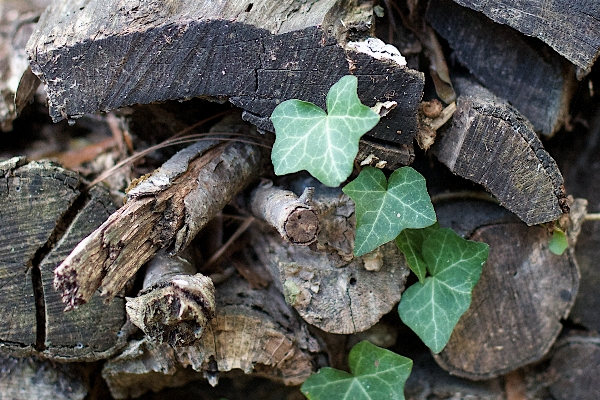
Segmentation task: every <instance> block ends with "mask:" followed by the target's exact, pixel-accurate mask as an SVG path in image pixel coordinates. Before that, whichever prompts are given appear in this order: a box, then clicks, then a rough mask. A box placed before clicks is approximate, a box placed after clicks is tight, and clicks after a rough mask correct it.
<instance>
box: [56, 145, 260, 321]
mask: <svg viewBox="0 0 600 400" xmlns="http://www.w3.org/2000/svg"><path fill="white" fill-rule="evenodd" d="M216 142H217V141H205V142H198V143H196V144H194V145H192V146H190V147H188V148H186V149H184V150H182V151H180V152H179V153H177V154H176V155H175V156H173V157H172V158H171V159H170V160H169V161H167V162H166V163H165V164H164V165H163V166H162V167H161V168H160V169H159V170H157V171H156V172H155V173H154V174H153V175H152V176H150V177H148V178H147V179H145V180H144V181H143V182H140V183H139V184H138V185H137V186H136V187H134V188H133V189H131V190H130V191H129V192H128V195H127V198H128V200H127V203H126V204H125V205H124V206H123V207H121V208H120V209H119V210H117V211H116V212H115V213H113V214H112V215H111V216H110V217H109V218H108V219H107V220H106V221H105V222H104V223H103V224H102V225H101V226H100V227H99V228H98V229H96V230H95V231H94V232H93V233H92V234H90V235H89V236H88V237H86V238H85V239H84V240H83V241H81V242H80V243H79V245H77V247H76V248H75V249H74V250H73V252H72V253H71V254H70V255H69V256H68V257H67V258H66V259H65V261H63V263H62V264H61V265H59V267H58V268H57V269H56V271H55V279H54V285H55V288H57V289H59V290H60V291H61V292H62V299H63V302H64V303H66V308H67V309H71V308H73V307H76V306H78V305H81V304H83V303H85V302H87V301H88V300H89V299H90V298H91V296H92V294H93V293H94V292H95V291H96V290H97V289H100V293H101V295H102V296H103V297H105V298H106V299H112V298H113V297H114V296H115V294H116V293H117V292H118V291H119V290H121V288H122V287H123V286H124V285H125V283H126V282H127V281H128V280H129V279H130V278H131V277H132V276H133V275H134V274H135V273H136V272H137V270H138V269H139V268H140V267H141V266H142V265H143V264H144V263H145V262H147V261H148V260H149V259H151V258H152V256H154V254H156V253H157V252H158V251H159V250H160V249H162V248H167V249H168V251H169V252H170V253H171V254H175V253H178V252H179V251H181V250H182V249H183V248H185V246H187V245H188V244H189V242H190V241H191V240H192V239H193V238H194V236H195V235H196V234H197V233H198V231H199V230H200V229H201V228H202V227H203V226H204V225H206V223H207V222H208V221H209V220H210V219H211V218H212V217H213V216H214V215H215V214H216V213H218V212H219V211H220V210H221V209H222V208H223V207H224V206H225V204H227V202H228V201H229V200H230V199H231V198H232V197H233V196H234V195H235V194H236V193H237V192H239V191H240V190H241V189H243V188H244V187H245V186H246V185H248V184H250V183H251V182H252V180H253V179H256V178H257V177H258V175H259V173H260V171H261V169H262V166H263V163H264V161H265V152H264V151H262V150H261V149H260V147H259V146H258V145H254V144H249V143H242V142H236V141H225V142H222V143H220V144H217V143H216ZM211 146H213V147H211Z"/></svg>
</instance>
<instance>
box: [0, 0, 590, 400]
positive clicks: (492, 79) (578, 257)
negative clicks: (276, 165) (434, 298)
mask: <svg viewBox="0 0 600 400" xmlns="http://www.w3.org/2000/svg"><path fill="white" fill-rule="evenodd" d="M538 3H539V4H538ZM599 21H600V8H598V7H597V6H595V5H590V4H588V2H584V1H582V0H574V1H573V0H570V1H568V0H561V1H556V2H553V3H552V4H547V3H544V4H542V2H541V1H540V2H528V3H518V4H516V3H514V2H511V1H507V0H501V1H494V2H492V1H470V0H429V1H424V0H422V1H419V0H382V1H379V2H373V1H369V0H345V1H334V0H320V1H313V0H308V1H302V2H296V1H289V2H273V1H268V0H254V1H232V0H219V1H216V2H215V1H213V2H208V1H205V0H193V1H190V2H179V1H174V0H170V1H155V0H150V1H145V2H119V1H114V0H103V1H100V0H83V1H82V0H54V1H52V2H43V1H41V2H39V1H35V2H34V1H23V2H19V1H10V0H8V1H5V2H2V3H0V93H1V96H0V129H1V130H2V141H3V142H4V143H6V144H3V145H0V283H1V285H0V287H1V288H2V289H1V290H0V321H2V322H1V323H0V364H1V368H0V375H1V379H0V383H1V384H0V398H11V399H25V398H27V399H29V398H47V397H55V398H60V399H62V398H65V399H82V398H85V397H86V396H88V397H87V398H90V399H99V398H104V397H103V396H105V397H106V398H110V397H112V398H117V399H126V398H135V397H140V396H153V397H144V398H153V399H154V398H156V399H159V398H167V397H169V396H172V395H173V393H175V392H174V391H176V390H179V391H180V392H177V393H182V394H181V395H182V396H183V395H185V396H187V395H190V394H192V393H194V391H196V390H200V391H202V392H204V393H207V395H206V396H207V397H206V398H211V399H212V398H220V397H227V398H248V399H252V398H254V397H253V396H256V398H267V395H265V394H264V393H262V392H261V393H262V394H260V395H259V394H258V393H259V392H258V391H256V393H255V392H253V390H254V389H251V388H252V387H253V386H252V385H253V384H252V382H253V379H255V380H260V379H263V378H268V381H260V382H263V383H262V385H263V386H264V387H265V388H269V389H268V390H270V391H271V396H280V397H279V398H284V397H285V396H291V397H289V398H296V397H293V396H300V394H299V392H298V388H297V386H299V385H300V384H302V383H303V382H304V381H305V380H306V379H307V378H308V377H309V376H310V375H311V374H312V373H314V372H316V371H317V370H318V369H319V368H321V367H324V366H332V367H335V368H341V369H344V368H347V367H348V360H347V354H348V351H349V349H350V348H351V347H352V345H353V344H355V343H357V342H358V341H359V340H362V339H364V338H366V339H367V340H369V341H372V342H374V343H376V344H378V345H380V346H384V347H389V348H390V349H392V350H393V351H395V352H397V353H400V354H404V353H406V354H410V357H411V358H413V359H414V360H415V364H414V368H413V373H412V375H411V377H410V378H409V380H408V382H407V384H406V387H405V395H406V398H409V399H421V398H428V399H429V398H431V399H443V398H478V399H506V400H516V399H524V398H532V399H533V398H548V399H556V400H559V399H596V398H598V397H599V396H600V385H599V383H598V380H597V379H596V376H597V375H598V371H599V370H600V352H599V348H600V347H599V344H600V337H599V336H598V332H599V331H600V318H598V312H597V309H598V306H600V304H599V303H600V301H599V300H598V296H597V293H598V290H599V289H600V275H599V273H598V271H599V270H600V269H599V268H598V267H599V265H598V260H599V259H600V253H599V250H598V249H599V248H600V246H599V245H598V244H599V242H600V222H599V221H598V219H600V218H598V213H600V178H599V177H600V161H599V159H598V154H599V153H600V108H599V107H598V101H597V97H598V93H597V92H598V88H599V87H600V73H599V71H598V67H597V66H595V64H594V62H595V60H596V59H597V58H598V55H599V54H600V22H599ZM349 74H350V75H354V76H356V77H357V78H358V96H359V98H360V100H361V101H362V102H363V103H364V104H365V105H367V106H369V107H372V108H373V109H375V110H376V111H377V112H378V113H379V114H380V115H381V120H380V122H379V124H378V125H377V126H376V127H375V128H373V129H372V130H371V131H369V132H368V133H367V134H366V135H365V136H363V137H362V138H361V141H360V149H359V153H358V155H357V157H356V159H355V166H356V169H357V170H360V169H361V168H363V167H365V166H367V165H370V166H375V167H377V168H381V169H383V170H384V171H385V172H386V174H388V175H389V172H391V171H393V170H396V169H397V168H399V167H401V166H404V165H413V166H414V168H415V169H417V170H419V172H421V173H422V174H423V175H424V176H425V178H426V179H427V184H428V190H429V192H430V195H431V197H432V201H433V204H434V207H435V210H436V213H437V218H438V221H439V222H440V224H441V225H442V226H444V227H451V228H453V229H454V231H455V232H457V233H458V234H459V235H460V236H462V237H464V238H467V239H470V240H475V241H482V242H486V243H488V244H489V246H490V252H489V258H488V260H487V262H486V264H485V266H484V268H483V272H482V275H481V278H480V281H479V283H478V284H477V285H476V286H475V289H474V292H473V295H472V302H471V306H470V308H469V310H468V311H467V312H466V313H465V314H464V315H463V316H462V317H461V319H460V320H459V322H458V324H457V326H456V327H455V329H454V331H453V333H452V336H451V337H450V340H449V342H448V344H447V345H446V347H445V348H444V349H443V350H442V351H441V352H440V353H438V354H431V353H430V352H429V350H428V349H427V348H426V347H425V346H424V345H423V344H422V343H421V342H419V341H418V340H417V339H416V338H415V337H414V335H412V334H411V333H410V331H409V330H408V328H407V327H406V326H404V325H403V324H402V322H401V321H400V320H399V318H398V313H397V311H396V307H397V305H398V302H399V301H400V300H401V297H402V293H403V291H404V290H405V288H406V287H408V286H409V285H410V284H411V283H412V282H413V281H415V280H416V278H414V277H413V276H412V275H410V269H409V267H408V265H407V261H406V259H405V257H404V255H403V254H402V253H401V252H400V250H399V249H398V247H397V246H396V245H395V244H394V242H390V243H387V244H385V245H383V246H381V247H379V248H378V249H376V250H375V251H372V252H370V253H367V254H365V255H362V256H360V257H356V256H354V253H353V250H354V238H355V231H356V216H355V204H354V202H353V201H352V200H351V199H350V197H348V196H347V195H346V194H344V193H343V192H342V190H341V189H340V188H329V187H325V186H323V185H322V184H320V183H319V182H318V181H316V180H314V179H313V178H311V177H309V176H308V175H305V174H303V173H297V174H294V175H291V176H284V177H279V176H275V175H274V173H273V170H272V165H271V163H270V162H269V160H270V159H269V157H270V155H269V149H270V148H271V146H272V145H273V141H274V135H273V130H274V128H273V124H272V123H271V120H270V116H271V113H272V112H273V109H274V108H275V107H276V106H277V105H278V104H280V103H281V102H283V101H285V100H288V99H301V100H304V101H310V102H313V103H315V104H316V105H317V106H319V107H322V108H325V97H326V95H327V92H328V90H329V88H330V87H331V86H332V85H333V84H334V83H335V82H337V81H338V80H339V79H340V78H341V77H343V76H345V75H349ZM81 143H83V144H81ZM415 144H416V145H415ZM169 146H170V147H169ZM136 154H137V155H136ZM129 155H133V157H132V158H131V159H127V156H129ZM119 161H123V162H122V164H118V163H119ZM113 167H114V168H113ZM107 170H110V171H109V172H112V175H111V176H110V177H109V178H106V177H105V176H101V174H102V173H105V172H106V171H107ZM99 176H100V178H99ZM97 178H98V179H99V180H104V182H103V183H100V184H98V183H97V182H96V181H94V180H95V179H97ZM92 181H94V182H92ZM558 227H560V228H561V229H563V230H565V231H566V234H567V240H568V244H569V248H568V249H567V250H566V251H565V252H564V253H563V254H562V255H557V254H554V253H553V252H552V251H551V249H550V246H549V243H550V241H551V238H552V235H553V232H555V230H556V228H558ZM240 371H243V374H244V375H241V374H239V372H240ZM230 380H232V381H235V382H238V383H239V384H238V387H237V388H235V389H234V388H233V387H232V388H231V393H229V394H228V393H225V392H223V391H220V390H222V389H220V388H222V386H223V385H222V384H219V382H231V381H230ZM265 382H269V383H265ZM218 384H219V385H218ZM16 386H19V387H21V390H20V391H15V387H16ZM233 386H235V385H233ZM285 386H289V388H286V387H285ZM65 388H68V390H67V389H65ZM240 388H241V389H240ZM234 390H238V391H239V393H238V392H236V393H237V394H234ZM186 391H187V392H186ZM149 392H157V393H156V394H153V395H152V394H150V393H149ZM235 396H238V397H235ZM261 396H262V397H261Z"/></svg>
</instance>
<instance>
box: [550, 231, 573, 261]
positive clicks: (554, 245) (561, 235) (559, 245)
mask: <svg viewBox="0 0 600 400" xmlns="http://www.w3.org/2000/svg"><path fill="white" fill-rule="evenodd" d="M548 247H549V249H550V251H551V252H552V253H554V254H556V255H557V256H560V255H562V253H564V252H565V250H566V249H567V247H569V243H568V242H567V235H565V232H564V231H563V230H562V229H560V228H554V232H552V239H550V243H549V244H548Z"/></svg>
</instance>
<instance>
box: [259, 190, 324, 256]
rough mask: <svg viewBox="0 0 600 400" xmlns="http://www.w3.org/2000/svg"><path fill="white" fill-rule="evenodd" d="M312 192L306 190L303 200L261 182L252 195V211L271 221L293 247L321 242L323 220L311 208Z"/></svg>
mask: <svg viewBox="0 0 600 400" xmlns="http://www.w3.org/2000/svg"><path fill="white" fill-rule="evenodd" d="M312 191H314V188H306V189H305V190H304V192H303V193H302V195H300V197H298V196H296V195H295V194H294V193H293V192H291V191H289V190H284V189H281V188H278V187H276V186H273V182H272V181H264V182H261V184H260V185H258V186H257V188H256V189H254V191H253V192H252V195H251V200H250V209H251V210H252V213H253V214H254V216H255V217H257V218H259V219H261V220H263V221H266V222H268V223H269V224H270V225H271V226H272V227H274V228H275V229H277V232H279V234H280V235H281V237H282V238H283V239H284V240H286V241H288V242H290V243H293V244H298V245H309V244H311V243H313V242H314V241H316V240H317V232H318V230H319V220H318V219H317V214H316V212H315V210H314V208H313V207H312V205H311V202H312Z"/></svg>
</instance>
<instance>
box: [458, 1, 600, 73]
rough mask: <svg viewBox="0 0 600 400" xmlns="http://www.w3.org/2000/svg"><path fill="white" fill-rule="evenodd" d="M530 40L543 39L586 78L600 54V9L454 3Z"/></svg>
mask: <svg viewBox="0 0 600 400" xmlns="http://www.w3.org/2000/svg"><path fill="white" fill-rule="evenodd" d="M454 1H455V2H456V3H458V4H460V5H463V6H466V7H469V8H472V9H474V10H476V11H479V12H482V13H483V14H485V15H486V16H487V17H488V18H490V19H492V20H494V21H496V22H498V23H500V24H506V25H508V26H510V27H512V28H514V29H516V30H518V31H520V32H522V33H524V34H525V35H528V36H534V37H537V38H540V39H541V40H543V41H544V42H546V43H548V44H549V45H550V46H551V47H552V48H553V49H555V50H556V51H557V52H558V53H559V54H561V55H562V56H563V57H565V58H566V59H567V60H569V61H571V62H572V63H573V64H575V65H577V66H578V67H579V68H580V71H579V72H578V75H579V76H580V77H583V76H584V75H585V74H587V73H588V72H590V69H591V67H592V64H593V63H594V61H596V59H597V58H598V55H599V54H600V7H599V6H598V4H597V3H595V2H591V3H590V2H588V1H586V0H560V1H553V2H551V3H539V2H514V1H511V0H500V1H498V0H493V1H490V0H454Z"/></svg>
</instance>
